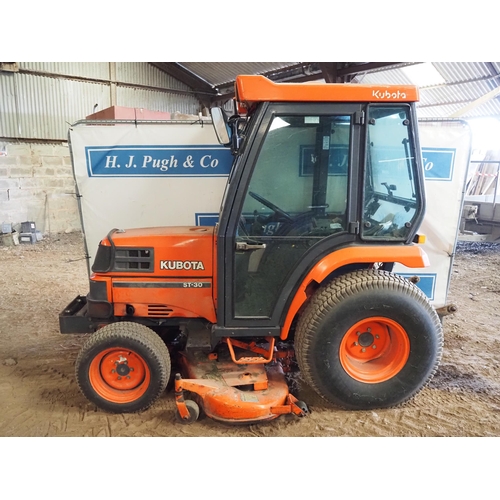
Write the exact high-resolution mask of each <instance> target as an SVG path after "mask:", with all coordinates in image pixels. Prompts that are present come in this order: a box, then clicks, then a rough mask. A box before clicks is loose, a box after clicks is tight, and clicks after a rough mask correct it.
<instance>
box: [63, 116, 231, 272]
mask: <svg viewBox="0 0 500 500" xmlns="http://www.w3.org/2000/svg"><path fill="white" fill-rule="evenodd" d="M109 123H110V124H107V125H87V124H85V122H82V123H80V124H78V125H76V126H74V127H73V128H72V129H70V133H69V140H70V145H71V152H72V159H73V168H74V173H75V180H76V184H77V188H78V193H79V195H80V207H81V216H82V225H83V231H84V235H85V241H86V245H87V252H88V254H89V256H90V262H89V265H90V266H91V265H92V263H93V261H94V257H95V253H96V251H97V247H98V245H99V241H100V240H101V239H102V238H103V237H104V236H106V235H107V234H108V233H109V231H110V230H111V229H113V228H118V229H126V228H136V227H156V226H181V225H186V226H194V225H214V223H215V220H216V219H214V218H218V215H219V209H220V203H221V199H222V194H223V191H224V187H225V185H226V180H227V176H228V174H229V170H230V168H231V162H232V156H231V153H230V151H229V150H228V149H227V148H224V147H222V146H220V145H219V143H218V141H217V138H216V136H215V132H214V128H213V126H212V123H211V122H205V123H200V122H196V123H191V122H174V121H172V122H164V123H149V124H148V123H146V122H138V123H137V124H123V123H120V124H118V123H116V122H114V123H115V124H114V125H111V123H113V122H109Z"/></svg>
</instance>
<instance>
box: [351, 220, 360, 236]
mask: <svg viewBox="0 0 500 500" xmlns="http://www.w3.org/2000/svg"><path fill="white" fill-rule="evenodd" d="M349 233H351V234H358V233H359V222H357V221H356V222H349Z"/></svg>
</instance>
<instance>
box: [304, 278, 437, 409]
mask: <svg viewBox="0 0 500 500" xmlns="http://www.w3.org/2000/svg"><path fill="white" fill-rule="evenodd" d="M442 351H443V331H442V326H441V322H440V320H439V316H438V315H437V313H436V311H435V310H434V308H433V307H432V306H431V304H430V303H429V300H428V299H427V297H426V296H425V294H424V293H423V292H422V291H421V290H420V289H419V288H417V287H416V286H415V285H413V284H412V283H410V282H409V281H408V280H406V279H404V278H402V277H400V276H397V275H395V274H391V273H389V272H387V271H381V270H372V269H367V270H359V271H355V272H351V273H348V274H345V275H342V276H339V277H338V278H336V279H334V280H333V281H331V282H329V283H328V284H326V285H324V286H323V287H320V288H319V289H318V291H317V292H316V293H315V295H314V296H313V297H312V299H311V301H310V302H309V304H308V305H307V306H306V308H305V310H304V312H303V313H302V315H301V317H300V319H299V321H298V324H297V331H296V334H295V352H296V357H297V362H298V365H299V368H300V370H301V373H302V375H303V377H304V379H305V381H306V382H307V383H308V384H309V385H310V386H311V387H312V388H313V389H314V390H315V391H316V392H317V393H318V394H319V395H320V396H322V397H323V398H324V399H326V400H327V401H329V402H330V403H333V404H334V405H337V406H340V407H342V408H346V409H352V410H368V409H374V408H388V407H392V406H396V405H399V404H401V403H403V402H405V401H407V400H408V399H410V398H412V397H413V396H414V395H416V394H417V393H418V392H419V391H420V390H421V389H422V388H423V387H424V386H425V385H426V384H428V383H429V381H430V380H431V378H432V377H433V375H434V373H435V371H436V370H437V366H438V364H439V362H440V360H441V356H442Z"/></svg>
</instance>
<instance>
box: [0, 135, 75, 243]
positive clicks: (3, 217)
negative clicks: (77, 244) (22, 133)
mask: <svg viewBox="0 0 500 500" xmlns="http://www.w3.org/2000/svg"><path fill="white" fill-rule="evenodd" d="M24 221H34V222H35V223H36V227H37V229H38V230H39V231H41V232H42V233H43V234H45V235H47V234H51V233H60V232H73V231H81V229H82V228H81V222H80V214H79V210H78V202H77V198H76V187H75V181H74V178H73V169H72V166H71V158H70V154H69V148H68V145H67V144H66V143H54V144H45V143H44V144H41V143H28V142H22V143H9V142H7V143H2V148H0V223H2V222H10V223H12V224H13V226H14V228H15V229H17V225H19V224H20V223H21V222H24Z"/></svg>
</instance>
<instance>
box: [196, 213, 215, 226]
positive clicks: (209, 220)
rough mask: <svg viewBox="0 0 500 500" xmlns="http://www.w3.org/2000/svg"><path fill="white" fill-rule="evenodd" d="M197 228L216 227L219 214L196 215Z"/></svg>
mask: <svg viewBox="0 0 500 500" xmlns="http://www.w3.org/2000/svg"><path fill="white" fill-rule="evenodd" d="M195 218H196V225H197V226H215V225H216V224H217V222H219V214H195Z"/></svg>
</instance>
